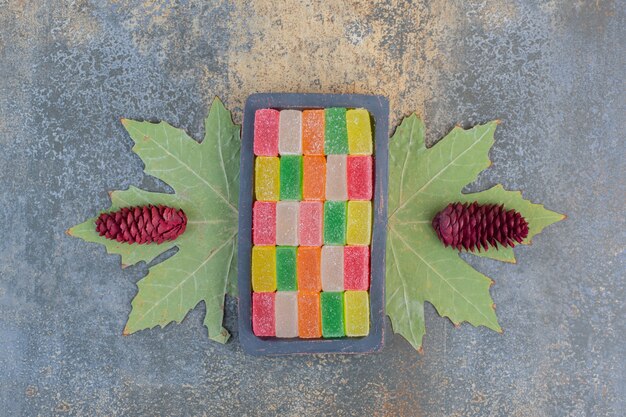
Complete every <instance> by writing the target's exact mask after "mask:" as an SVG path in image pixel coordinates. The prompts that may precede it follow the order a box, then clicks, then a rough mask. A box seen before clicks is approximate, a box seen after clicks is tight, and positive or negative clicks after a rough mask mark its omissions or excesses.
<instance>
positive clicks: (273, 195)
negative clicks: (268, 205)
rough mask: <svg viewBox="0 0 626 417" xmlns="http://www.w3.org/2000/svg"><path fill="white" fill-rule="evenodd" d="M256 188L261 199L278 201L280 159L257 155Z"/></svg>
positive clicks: (258, 198) (255, 169) (258, 197)
mask: <svg viewBox="0 0 626 417" xmlns="http://www.w3.org/2000/svg"><path fill="white" fill-rule="evenodd" d="M254 189H255V194H256V199H257V200H259V201H278V196H279V195H280V159H279V158H278V157H274V156H257V158H256V163H255V167H254Z"/></svg>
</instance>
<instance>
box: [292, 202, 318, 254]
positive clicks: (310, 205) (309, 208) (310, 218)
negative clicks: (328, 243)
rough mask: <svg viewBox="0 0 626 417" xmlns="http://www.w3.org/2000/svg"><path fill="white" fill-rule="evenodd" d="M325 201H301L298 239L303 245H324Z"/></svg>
mask: <svg viewBox="0 0 626 417" xmlns="http://www.w3.org/2000/svg"><path fill="white" fill-rule="evenodd" d="M323 207H324V205H323V203H322V202H321V201H302V202H300V216H299V224H298V239H299V241H300V245H302V246H322V218H323V210H324V209H323Z"/></svg>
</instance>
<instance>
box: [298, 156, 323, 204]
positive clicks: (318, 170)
mask: <svg viewBox="0 0 626 417" xmlns="http://www.w3.org/2000/svg"><path fill="white" fill-rule="evenodd" d="M302 171H303V178H302V199H304V200H323V199H324V197H325V195H326V158H324V157H323V156H316V155H305V156H304V157H303V158H302Z"/></svg>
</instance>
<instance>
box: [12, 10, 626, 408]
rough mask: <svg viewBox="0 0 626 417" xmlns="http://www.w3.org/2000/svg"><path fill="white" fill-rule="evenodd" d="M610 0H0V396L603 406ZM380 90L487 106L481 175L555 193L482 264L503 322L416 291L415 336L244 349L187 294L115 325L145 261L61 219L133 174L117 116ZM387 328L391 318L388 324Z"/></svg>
mask: <svg viewBox="0 0 626 417" xmlns="http://www.w3.org/2000/svg"><path fill="white" fill-rule="evenodd" d="M625 11H626V4H625V2H624V1H623V0H622V1H619V0H618V1H608V0H597V1H584V0H580V1H570V0H552V1H530V0H529V1H514V0H494V1H479V0H471V1H437V2H435V1H433V2H426V1H424V2H417V1H415V2H411V1H400V0H398V1H395V0H393V1H392V0H390V1H384V2H356V1H351V2H334V1H333V2H319V3H318V2H314V1H305V2H283V1H273V2H272V1H267V0H260V1H254V2H251V3H249V2H232V1H231V2H229V1H226V0H224V1H216V2H203V1H182V0H181V1H162V2H152V1H144V2H139V1H131V0H116V1H113V0H107V1H104V0H103V1H82V0H76V1H53V0H41V1H25V0H22V1H18V0H15V1H13V0H9V1H7V0H0V225H2V227H1V230H2V232H1V234H2V237H1V239H0V415H2V416H20V415H23V416H35V415H42V416H49V415H68V416H69V415H76V416H96V415H107V416H111V415H116V416H118V415H119V416H135V415H146V416H178V415H181V416H183V415H184V416H189V415H199V416H202V415H206V416H222V415H267V416H270V415H293V416H301V415H311V416H313V415H337V416H348V415H354V416H377V415H380V416H382V415H389V416H421V415H423V416H623V415H624V410H626V401H625V398H626V342H625V332H626V328H625V324H624V323H625V320H624V319H625V317H624V316H625V308H624V299H625V292H624V277H625V275H626V268H625V255H624V245H625V242H626V239H625V238H626V232H625V230H626V224H625V223H626V222H625V216H624V206H625V202H626V201H625V200H626V199H625V197H626V186H625V183H624V176H625V162H624V161H625V160H626V158H625V156H626V155H625V154H626V151H625V146H624V139H623V135H624V132H625V130H626V118H625V109H626V100H625V99H626V94H625V92H626V90H625V85H624V75H625V69H626V65H625V57H626V50H625V49H626V48H625V45H626V31H625V27H626V21H625V20H626V19H625V17H626V13H625ZM255 91H275V92H278V91H299V92H357V93H378V94H385V95H387V96H388V97H389V98H390V101H391V109H392V120H391V125H392V126H395V125H397V123H398V121H399V120H400V118H401V117H402V116H404V115H407V114H409V113H411V112H413V111H416V112H418V113H419V114H421V115H422V117H424V119H425V121H426V123H427V126H428V140H429V142H430V143H433V142H434V141H436V140H437V139H438V138H439V137H441V136H442V135H443V134H445V133H446V132H447V131H448V130H449V129H450V128H451V127H452V126H453V125H454V124H455V123H457V122H460V123H462V124H463V125H466V126H469V125H472V124H475V123H478V122H484V121H488V120H492V119H495V118H498V119H502V122H503V123H502V124H501V126H500V127H499V128H498V130H497V132H496V144H495V146H494V148H493V150H492V152H491V158H492V160H493V162H494V165H493V166H492V167H491V168H489V169H488V170H487V171H485V172H484V173H483V174H482V175H481V176H480V178H479V180H478V181H477V183H476V184H475V185H473V186H472V187H471V189H472V190H479V189H484V188H487V187H488V186H490V185H493V184H495V183H498V182H500V183H502V184H504V185H505V186H506V187H507V188H511V189H521V190H523V191H524V195H525V196H526V197H527V198H530V199H531V200H533V201H538V202H541V203H544V204H545V205H546V206H547V207H548V208H550V209H553V210H556V211H559V212H563V213H566V214H567V215H568V219H567V220H566V221H564V222H561V223H558V224H556V225H554V226H552V227H550V228H548V229H546V230H545V231H544V232H543V233H542V234H541V235H539V236H538V237H537V238H536V239H535V241H534V244H533V245H532V246H529V247H522V248H519V249H517V250H516V253H517V257H518V264H517V265H509V264H502V263H498V262H495V261H490V260H482V259H477V258H473V257H468V260H469V262H471V264H472V265H474V266H475V267H476V268H477V269H479V270H480V271H482V272H484V273H486V274H487V275H489V276H490V277H491V278H493V279H494V280H495V281H496V284H495V285H494V286H493V287H492V290H491V292H492V296H493V298H494V300H495V302H496V303H497V312H498V316H499V318H500V323H501V325H502V327H503V328H504V334H502V335H500V334H497V333H494V332H492V331H489V330H487V329H485V328H473V327H471V326H469V325H463V326H462V327H461V328H459V329H455V328H454V326H452V324H451V323H450V322H449V321H447V320H445V319H442V318H439V317H438V316H437V314H436V312H435V311H434V309H433V308H432V306H430V305H427V307H426V326H427V334H426V337H425V339H424V354H423V355H419V354H417V353H416V352H415V351H414V350H413V349H412V348H411V347H410V345H409V344H408V343H407V342H406V341H405V340H403V339H402V338H401V337H399V336H395V337H393V336H391V337H389V338H388V340H387V345H386V347H385V349H384V350H383V352H382V353H381V354H378V355H370V356H302V357H287V358H254V357H250V356H246V355H244V354H243V353H242V352H241V348H240V346H239V343H238V340H237V329H236V326H235V323H236V321H235V318H236V317H235V314H236V312H235V306H236V302H235V301H234V300H228V302H227V319H226V323H225V324H226V327H227V328H228V329H229V330H231V331H232V333H233V338H232V339H231V341H229V343H228V344H226V345H218V344H215V343H211V342H209V341H208V340H207V338H206V336H205V330H204V328H203V326H202V315H203V308H204V306H203V305H200V306H198V307H197V308H196V309H195V310H194V311H193V312H192V313H190V314H189V316H188V317H187V319H186V320H185V321H184V322H183V323H182V324H180V325H170V326H167V327H166V328H165V329H163V330H158V329H155V330H151V331H143V332H140V333H138V334H135V335H132V336H129V337H122V336H121V331H122V328H123V327H124V322H125V320H126V317H127V314H128V312H129V308H130V300H131V299H132V297H133V295H134V294H135V291H136V286H135V283H136V282H137V281H138V280H139V279H140V278H141V277H142V276H144V275H145V274H146V271H147V267H146V265H143V264H141V265H138V266H135V267H131V268H128V269H125V270H122V269H120V267H119V258H118V257H116V256H108V255H106V254H105V251H104V249H103V248H102V247H99V246H98V245H94V244H87V243H85V242H82V241H80V240H78V239H72V238H69V237H68V236H66V235H65V234H64V231H65V230H66V229H67V228H68V227H70V226H72V225H74V224H76V223H79V222H81V221H83V220H84V219H85V218H87V217H89V216H93V215H95V214H96V213H97V212H98V211H100V210H102V209H104V208H107V207H108V205H109V201H108V196H107V191H109V190H112V189H124V188H126V187H128V186H129V185H131V184H133V185H138V186H140V187H143V188H147V189H150V190H156V191H167V189H168V187H166V186H164V185H163V184H161V183H159V182H158V181H156V180H154V179H153V178H149V177H146V176H145V175H143V172H142V164H141V161H140V160H139V158H138V157H136V156H135V155H134V154H132V153H131V151H130V148H131V140H130V138H129V137H128V136H127V135H126V134H125V132H124V130H123V128H122V126H121V124H120V123H119V118H120V117H121V116H124V117H128V118H141V119H150V120H166V121H168V122H170V123H172V124H174V125H177V126H180V127H182V128H184V129H186V130H187V131H188V132H189V133H190V134H191V135H193V136H194V137H196V138H200V137H201V134H202V121H203V118H204V116H205V114H206V112H207V109H208V104H209V103H210V101H211V99H212V97H213V96H214V95H219V96H220V97H221V98H222V99H223V100H224V102H225V104H226V106H227V107H228V108H230V109H231V110H232V111H233V113H234V117H235V120H236V121H238V122H240V120H241V109H242V106H243V103H244V101H245V98H246V96H247V95H248V94H250V93H252V92H255ZM388 330H389V329H388Z"/></svg>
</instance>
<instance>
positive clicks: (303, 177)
mask: <svg viewBox="0 0 626 417" xmlns="http://www.w3.org/2000/svg"><path fill="white" fill-rule="evenodd" d="M254 171H255V173H254V181H255V187H254V190H255V196H256V199H257V200H260V201H278V200H334V201H345V200H371V199H372V188H373V185H372V174H373V160H372V157H371V156H352V155H350V156H348V155H328V157H324V156H306V155H305V156H296V155H288V156H282V157H266V156H260V157H257V158H256V161H255V168H254Z"/></svg>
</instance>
